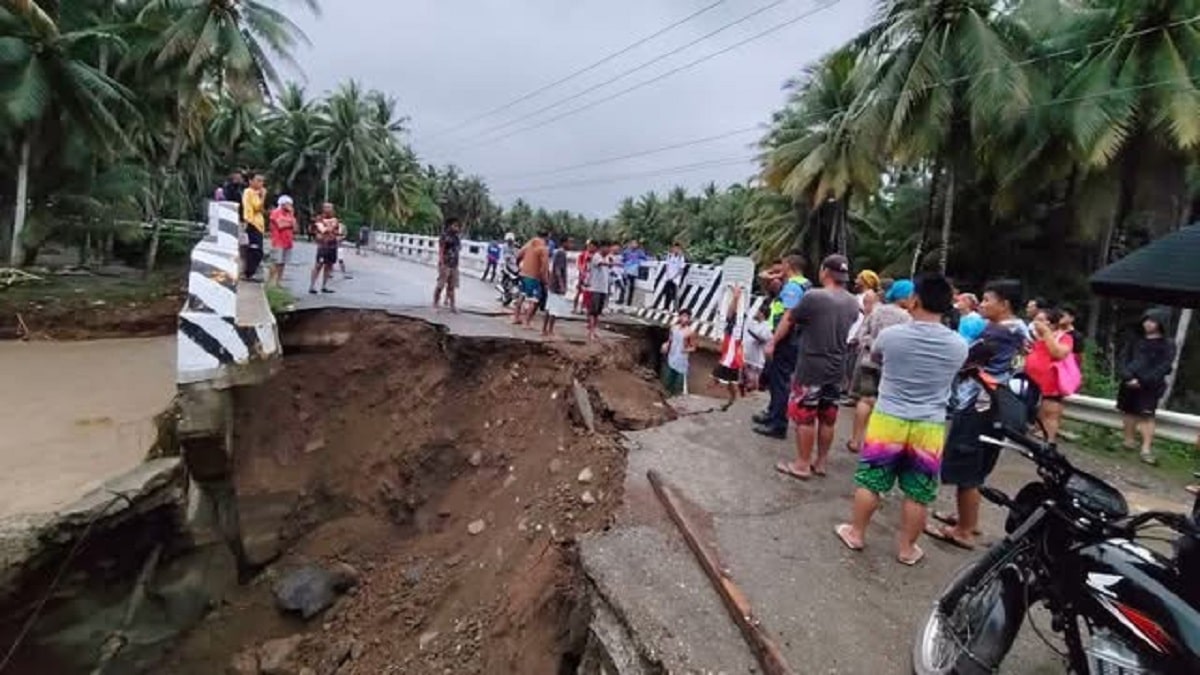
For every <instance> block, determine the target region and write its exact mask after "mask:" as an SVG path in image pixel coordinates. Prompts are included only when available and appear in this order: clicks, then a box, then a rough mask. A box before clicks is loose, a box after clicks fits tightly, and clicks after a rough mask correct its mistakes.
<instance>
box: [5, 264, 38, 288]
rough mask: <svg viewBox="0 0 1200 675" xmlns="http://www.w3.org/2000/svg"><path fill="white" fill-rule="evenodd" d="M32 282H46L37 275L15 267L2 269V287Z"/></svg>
mask: <svg viewBox="0 0 1200 675" xmlns="http://www.w3.org/2000/svg"><path fill="white" fill-rule="evenodd" d="M32 281H44V279H42V277H39V276H38V275H36V274H30V273H29V272H26V271H25V270H19V269H17V268H15V267H0V285H2V286H6V287H7V286H15V285H17V284H24V283H29V282H32Z"/></svg>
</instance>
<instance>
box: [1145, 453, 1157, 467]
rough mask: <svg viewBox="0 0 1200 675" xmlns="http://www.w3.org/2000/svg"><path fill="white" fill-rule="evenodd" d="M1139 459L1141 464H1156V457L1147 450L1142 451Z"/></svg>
mask: <svg viewBox="0 0 1200 675" xmlns="http://www.w3.org/2000/svg"><path fill="white" fill-rule="evenodd" d="M1141 460H1142V464H1149V465H1150V466H1158V458H1157V457H1155V456H1154V455H1151V454H1150V453H1148V452H1143V453H1142V454H1141Z"/></svg>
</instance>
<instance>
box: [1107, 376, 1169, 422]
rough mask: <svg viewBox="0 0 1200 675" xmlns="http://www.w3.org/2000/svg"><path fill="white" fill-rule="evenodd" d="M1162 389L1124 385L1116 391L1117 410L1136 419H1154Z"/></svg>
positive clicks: (1158, 387)
mask: <svg viewBox="0 0 1200 675" xmlns="http://www.w3.org/2000/svg"><path fill="white" fill-rule="evenodd" d="M1162 395H1163V387H1162V386H1157V387H1146V386H1141V387H1130V386H1128V385H1126V384H1124V383H1122V384H1121V386H1120V387H1119V388H1118V389H1117V410H1120V411H1121V412H1123V413H1125V414H1126V415H1134V416H1136V417H1154V412H1155V411H1156V410H1158V400H1159V399H1160V398H1162Z"/></svg>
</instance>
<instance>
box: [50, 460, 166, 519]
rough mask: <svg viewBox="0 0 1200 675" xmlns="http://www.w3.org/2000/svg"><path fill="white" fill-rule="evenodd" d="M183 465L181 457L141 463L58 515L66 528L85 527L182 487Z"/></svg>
mask: <svg viewBox="0 0 1200 675" xmlns="http://www.w3.org/2000/svg"><path fill="white" fill-rule="evenodd" d="M182 478H183V466H182V462H181V460H180V458H178V457H160V458H158V459H151V460H148V461H145V462H142V463H141V464H139V465H138V466H136V467H135V468H134V469H132V470H131V471H128V472H126V473H123V474H121V475H119V476H116V477H114V478H112V479H109V480H107V481H105V482H104V484H103V485H101V486H100V487H98V488H96V489H95V490H92V491H91V492H88V493H87V494H85V495H84V496H83V497H81V498H80V499H78V500H77V501H75V502H74V503H72V504H70V505H69V506H67V507H66V508H63V509H60V510H59V511H57V512H56V513H55V519H56V520H57V521H59V522H60V523H62V524H63V525H66V526H70V525H86V524H87V523H88V522H90V521H92V520H94V519H96V518H101V517H106V516H109V515H112V514H114V513H115V512H117V511H119V510H122V509H125V508H129V507H131V506H133V505H135V504H139V503H144V500H145V499H146V498H148V497H150V496H152V495H153V494H154V493H156V492H158V491H159V490H161V489H162V488H163V487H166V486H168V485H172V484H174V485H176V486H177V487H178V488H179V489H180V490H182V488H183V484H182Z"/></svg>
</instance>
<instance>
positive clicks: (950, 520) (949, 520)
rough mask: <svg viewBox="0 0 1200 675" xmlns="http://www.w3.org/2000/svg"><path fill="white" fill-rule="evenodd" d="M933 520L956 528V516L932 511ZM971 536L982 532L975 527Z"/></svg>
mask: <svg viewBox="0 0 1200 675" xmlns="http://www.w3.org/2000/svg"><path fill="white" fill-rule="evenodd" d="M933 519H934V520H936V521H938V522H939V523H945V524H947V525H949V526H950V527H958V516H957V515H955V514H953V513H942V512H941V511H934V512H933ZM971 534H974V535H977V536H978V535H981V534H983V530H981V529H979V528H978V527H977V528H975V531H974V532H972V533H971Z"/></svg>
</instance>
